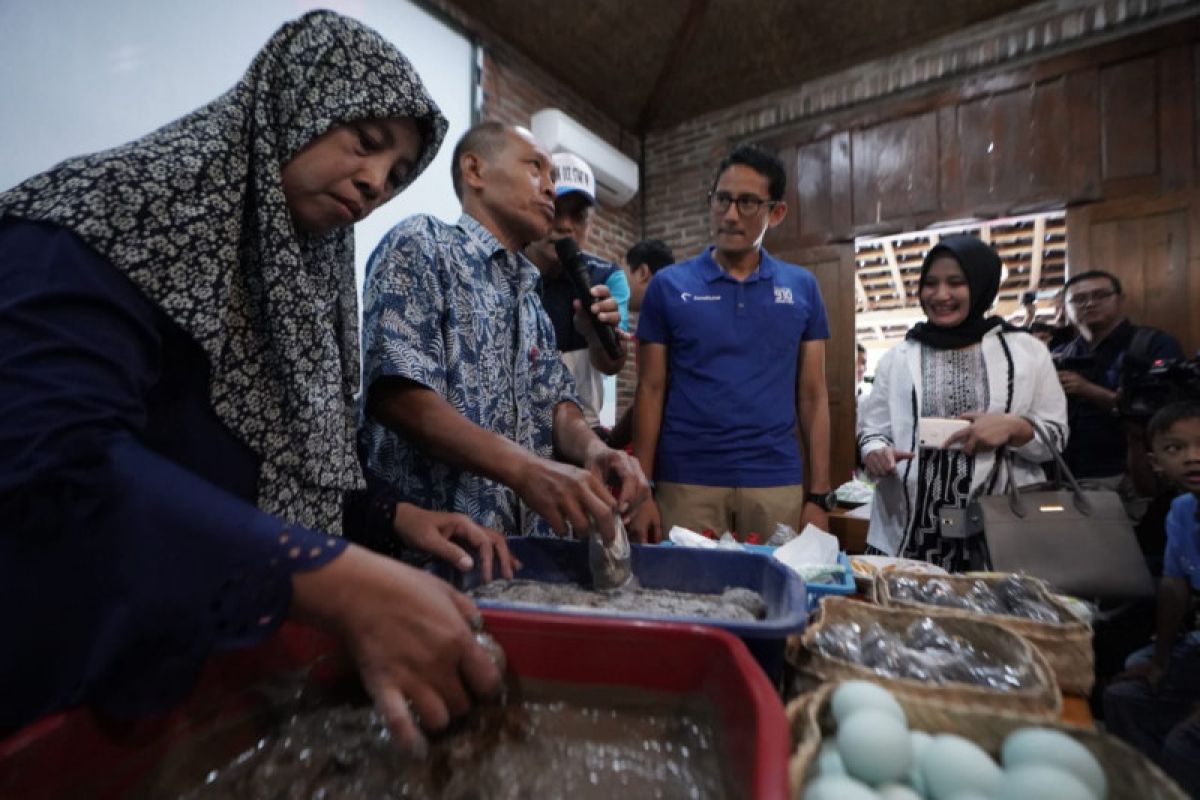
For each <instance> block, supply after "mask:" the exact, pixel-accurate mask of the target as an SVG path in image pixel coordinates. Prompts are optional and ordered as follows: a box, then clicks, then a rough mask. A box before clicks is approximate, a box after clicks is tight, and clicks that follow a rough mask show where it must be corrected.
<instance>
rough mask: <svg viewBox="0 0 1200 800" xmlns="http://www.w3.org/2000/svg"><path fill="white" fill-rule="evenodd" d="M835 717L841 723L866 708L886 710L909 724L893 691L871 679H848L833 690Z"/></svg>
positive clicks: (832, 706)
mask: <svg viewBox="0 0 1200 800" xmlns="http://www.w3.org/2000/svg"><path fill="white" fill-rule="evenodd" d="M829 705H830V708H831V709H833V717H834V719H836V720H837V722H838V724H839V725H841V724H842V723H843V722H845V721H846V720H847V719H849V718H850V716H851V715H852V714H853V713H854V712H855V711H859V710H861V709H865V708H871V709H875V710H877V711H885V712H887V713H889V714H891V715H892V716H894V717H896V719H898V720H900V722H901V723H903V724H905V725H907V724H908V717H906V716H905V714H904V709H903V708H901V707H900V704H899V703H898V702H896V698H895V697H893V696H892V693H891V692H889V691H888V690H887V689H885V688H883V687H882V686H880V685H879V684H877V683H871V682H870V681H846V682H845V683H843V684H842V685H841V686H839V687H838V688H837V689H835V690H834V692H833V697H832V698H831V699H830V703H829Z"/></svg>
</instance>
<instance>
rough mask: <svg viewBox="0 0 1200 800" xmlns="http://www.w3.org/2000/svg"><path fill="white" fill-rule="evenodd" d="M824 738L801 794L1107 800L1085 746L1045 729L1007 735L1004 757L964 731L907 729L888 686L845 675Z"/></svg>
mask: <svg viewBox="0 0 1200 800" xmlns="http://www.w3.org/2000/svg"><path fill="white" fill-rule="evenodd" d="M832 710H833V716H834V719H836V720H837V737H836V739H832V738H826V740H825V741H824V742H823V743H822V745H821V752H820V755H819V756H818V757H817V760H816V763H815V765H814V766H815V767H816V772H817V777H816V779H815V780H813V781H812V782H810V783H809V784H808V786H807V787H806V788H805V790H804V800H922V798H924V799H925V800H1040V799H1041V798H1047V800H1105V796H1106V795H1107V792H1108V781H1107V779H1106V778H1105V777H1104V770H1103V769H1102V768H1101V767H1100V763H1099V762H1098V761H1096V758H1095V756H1093V755H1092V753H1091V751H1089V750H1088V749H1087V748H1086V747H1084V746H1083V745H1082V744H1080V743H1079V742H1078V741H1076V740H1075V739H1073V738H1072V737H1070V736H1068V735H1066V734H1064V733H1060V732H1058V731H1055V730H1050V729H1047V728H1021V729H1019V730H1015V731H1013V732H1012V733H1011V734H1009V736H1008V738H1006V739H1005V740H1004V746H1003V748H1002V750H1001V764H1002V765H1001V764H997V763H996V762H995V761H994V760H992V757H991V756H990V755H988V754H987V753H986V752H984V751H983V750H982V749H981V748H980V747H979V746H978V745H976V744H975V743H974V742H972V741H970V740H968V739H964V738H962V737H961V736H954V735H951V734H938V735H935V736H930V735H929V734H927V733H923V732H921V731H909V729H908V718H907V717H906V716H905V714H904V709H903V708H901V707H900V704H899V703H897V702H896V699H895V698H894V697H892V695H891V693H890V692H888V690H887V689H884V688H883V687H881V686H879V685H877V684H874V683H868V682H866V681H848V682H846V683H843V684H842V685H841V686H839V687H838V688H837V690H836V691H834V693H833V697H832Z"/></svg>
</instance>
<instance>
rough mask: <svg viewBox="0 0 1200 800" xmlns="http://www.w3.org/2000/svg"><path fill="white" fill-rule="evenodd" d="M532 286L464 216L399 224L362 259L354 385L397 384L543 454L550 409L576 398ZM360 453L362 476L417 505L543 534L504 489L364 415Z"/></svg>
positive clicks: (520, 259) (529, 268) (548, 449)
mask: <svg viewBox="0 0 1200 800" xmlns="http://www.w3.org/2000/svg"><path fill="white" fill-rule="evenodd" d="M539 281H540V278H539V276H538V271H537V268H536V267H534V265H533V264H532V263H531V262H530V261H529V260H528V259H526V258H525V256H523V255H522V254H520V253H514V252H511V251H509V250H506V249H505V248H504V246H503V245H502V244H501V243H500V241H499V240H498V239H496V237H495V236H493V235H492V234H491V233H490V232H489V231H488V230H487V229H486V228H485V227H483V225H481V224H480V223H479V222H478V221H477V220H475V219H474V218H472V217H470V216H468V215H466V214H464V215H463V216H462V217H461V218H460V219H459V221H458V224H456V225H449V224H447V223H445V222H442V221H441V220H439V219H436V218H435V217H431V216H427V215H417V216H413V217H409V218H408V219H406V220H404V221H403V222H401V223H400V224H399V225H397V226H396V227H395V228H393V229H392V230H391V231H390V232H389V233H388V235H387V236H386V237H385V238H384V240H383V241H382V242H380V244H379V246H378V247H376V248H375V252H373V253H372V254H371V258H370V261H369V262H368V263H367V275H366V284H365V286H364V288H363V362H364V364H363V369H364V380H363V386H364V387H365V388H366V389H367V390H369V389H370V387H371V385H372V384H373V383H374V382H375V381H376V380H379V379H380V378H384V377H390V376H395V377H402V378H407V379H408V380H411V381H414V382H416V383H419V384H421V385H423V386H426V387H428V388H429V389H432V390H433V391H435V392H437V393H438V395H440V396H441V397H442V398H443V399H445V400H446V401H447V402H448V403H449V404H450V405H451V406H453V407H454V409H455V410H456V411H457V412H458V413H460V414H462V415H463V416H464V417H466V418H467V419H468V420H469V421H471V422H473V423H475V424H476V425H479V426H480V427H482V428H485V429H487V430H489V431H491V432H493V433H496V434H499V435H501V436H504V437H505V438H507V439H510V440H512V441H514V442H516V443H517V444H519V445H521V446H522V447H524V448H525V449H527V450H530V451H532V452H534V453H536V454H537V455H539V456H542V457H544V458H551V457H552V456H553V450H554V441H553V420H554V407H555V406H557V405H558V404H559V403H561V402H563V401H571V402H575V403H578V401H577V400H576V396H575V386H574V382H573V381H572V378H571V374H570V373H569V372H568V371H567V368H566V367H565V366H564V364H563V362H562V358H561V355H560V353H559V352H558V350H557V349H556V348H555V345H554V328H553V326H552V325H551V324H550V320H549V318H548V317H547V316H546V313H545V311H544V310H543V308H542V303H541V300H539V299H538V291H537V290H538V284H539ZM365 396H366V392H364V397H365ZM359 449H360V451H361V453H362V454H363V457H364V460H365V464H366V468H367V470H368V471H369V472H371V473H372V474H373V475H374V476H376V477H378V478H380V479H383V480H385V481H387V482H388V483H390V484H391V485H392V486H393V487H395V489H396V490H397V492H398V494H399V496H401V497H404V498H405V499H407V500H409V501H411V502H413V503H416V504H417V505H420V506H422V507H424V508H428V509H434V510H442V511H457V512H460V513H463V514H466V515H468V516H469V517H471V518H472V519H473V520H475V521H476V522H478V523H480V524H482V525H485V526H487V527H490V528H495V529H496V530H499V531H501V532H503V533H505V534H508V535H515V534H548V533H549V532H550V529H549V526H548V525H547V524H546V522H545V521H544V520H543V519H541V517H539V516H537V515H535V514H533V513H532V512H529V511H528V510H527V509H525V508H524V507H523V504H522V503H521V502H520V500H519V499H518V498H517V495H516V493H515V492H514V491H513V490H512V489H510V488H509V487H507V486H504V485H503V484H501V483H498V482H496V481H494V480H490V479H488V478H485V477H482V476H480V475H476V474H474V473H471V472H467V471H464V470H462V469H458V468H456V467H452V466H450V465H448V464H445V463H442V462H440V461H437V460H435V459H434V458H431V457H430V456H429V454H428V453H426V452H425V451H423V450H422V449H421V448H420V447H418V446H417V445H416V444H415V443H414V442H411V441H409V440H408V439H406V438H405V437H404V436H402V435H400V434H399V433H397V432H395V431H393V430H390V429H388V428H386V427H384V426H383V425H381V424H380V423H378V422H377V421H375V420H374V419H372V418H371V417H370V416H369V415H365V416H364V419H363V421H362V425H361V427H360V430H359Z"/></svg>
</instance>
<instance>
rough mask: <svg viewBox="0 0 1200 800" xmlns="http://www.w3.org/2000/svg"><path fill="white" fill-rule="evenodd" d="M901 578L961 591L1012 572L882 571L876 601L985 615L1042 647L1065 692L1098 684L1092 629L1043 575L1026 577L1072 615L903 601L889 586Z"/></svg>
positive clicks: (1048, 600) (1051, 602)
mask: <svg viewBox="0 0 1200 800" xmlns="http://www.w3.org/2000/svg"><path fill="white" fill-rule="evenodd" d="M897 577H904V578H912V579H914V580H916V581H918V582H919V583H926V582H928V581H931V580H940V581H945V582H946V583H948V584H950V585H951V586H952V587H953V588H954V589H955V590H956V591H959V592H961V593H963V594H965V593H966V592H967V590H969V589H970V588H971V585H972V584H973V583H975V582H976V581H982V582H983V583H986V584H988V585H995V584H998V583H1000V582H1001V581H1003V580H1004V579H1005V578H1006V577H1007V576H1005V575H999V574H990V575H987V576H970V575H929V574H925V573H919V572H901V571H896V572H891V573H886V574H884V573H880V574H879V575H877V576H876V578H875V590H874V595H873V596H874V598H875V602H876V603H879V604H880V605H882V606H889V607H893V608H915V609H921V610H923V611H937V612H938V613H939V614H942V615H945V616H958V617H966V618H969V619H982V620H986V621H988V622H991V623H994V624H996V625H999V626H1000V627H1002V628H1006V629H1008V630H1010V631H1012V632H1013V633H1015V634H1017V635H1018V636H1024V637H1025V638H1026V639H1028V640H1029V642H1030V643H1031V644H1032V645H1033V646H1034V647H1036V648H1037V649H1038V650H1040V651H1042V655H1044V656H1045V657H1046V660H1047V661H1048V662H1050V668H1051V669H1052V670H1054V677H1055V678H1056V679H1057V680H1058V685H1059V687H1061V688H1062V690H1063V691H1064V692H1069V693H1071V694H1078V695H1087V694H1090V693H1091V691H1092V684H1093V683H1094V682H1095V679H1096V657H1095V653H1094V652H1093V650H1092V628H1091V626H1090V625H1088V624H1087V623H1086V622H1084V621H1083V620H1081V619H1079V617H1077V616H1076V615H1075V612H1074V611H1072V610H1071V609H1070V608H1069V607H1067V605H1066V604H1064V603H1063V602H1062V601H1061V600H1059V599H1057V598H1056V597H1054V595H1053V594H1051V593H1050V592H1049V591H1048V590H1047V589H1046V586H1045V584H1044V583H1042V582H1041V581H1039V580H1038V579H1037V578H1030V577H1026V578H1025V580H1027V581H1028V582H1029V584H1030V585H1031V586H1032V588H1033V591H1034V593H1035V594H1036V595H1037V596H1038V599H1039V600H1040V601H1041V602H1043V603H1045V604H1046V605H1048V606H1050V607H1051V608H1053V609H1054V610H1055V611H1057V612H1058V614H1059V616H1060V617H1061V618H1062V619H1063V620H1066V621H1065V622H1061V623H1053V622H1038V621H1036V620H1032V619H1025V618H1022V617H1014V616H1010V615H1007V614H979V613H977V612H974V611H967V610H965V609H961V608H949V607H947V606H939V605H933V604H930V603H916V602H913V601H911V600H898V599H896V598H895V597H893V596H892V593H891V587H890V586H889V585H888V580H889V579H891V578H897Z"/></svg>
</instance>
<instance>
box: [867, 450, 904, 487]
mask: <svg viewBox="0 0 1200 800" xmlns="http://www.w3.org/2000/svg"><path fill="white" fill-rule="evenodd" d="M912 457H913V454H912V453H909V452H905V451H903V450H897V449H896V448H894V447H881V448H879V449H878V450H872V451H871V452H870V453H867V454H866V455H865V456H864V457H863V467H865V468H866V470H867V475H869V476H870V477H871V478H872V479H873V480H879V479H881V478H886V477H888V476H890V475H895V474H896V464H897V462H900V461H907V460H908V459H910V458H912Z"/></svg>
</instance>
